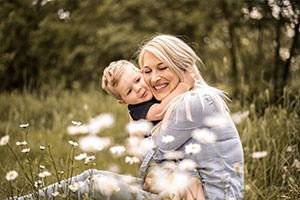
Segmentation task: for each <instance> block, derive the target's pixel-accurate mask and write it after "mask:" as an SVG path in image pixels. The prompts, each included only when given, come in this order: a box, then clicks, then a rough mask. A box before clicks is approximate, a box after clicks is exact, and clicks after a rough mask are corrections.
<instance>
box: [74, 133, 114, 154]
mask: <svg viewBox="0 0 300 200" xmlns="http://www.w3.org/2000/svg"><path fill="white" fill-rule="evenodd" d="M78 142H79V147H80V149H81V150H82V151H85V152H97V151H101V150H102V149H103V148H105V147H107V146H109V145H110V143H111V140H110V139H109V138H107V137H102V138H101V137H98V136H94V135H89V136H85V137H82V138H80V139H79V141H78Z"/></svg>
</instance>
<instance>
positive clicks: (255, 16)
mask: <svg viewBox="0 0 300 200" xmlns="http://www.w3.org/2000/svg"><path fill="white" fill-rule="evenodd" d="M262 17H263V16H262V14H261V13H260V12H259V11H258V9H257V8H256V7H253V9H252V10H251V12H250V18H252V19H256V20H259V19H261V18H262Z"/></svg>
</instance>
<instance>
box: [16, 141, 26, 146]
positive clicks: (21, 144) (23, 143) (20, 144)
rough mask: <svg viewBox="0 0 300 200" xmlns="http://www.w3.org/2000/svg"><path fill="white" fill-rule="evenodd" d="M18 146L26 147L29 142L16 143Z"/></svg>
mask: <svg viewBox="0 0 300 200" xmlns="http://www.w3.org/2000/svg"><path fill="white" fill-rule="evenodd" d="M16 145H17V146H24V145H27V142H26V141H23V142H16Z"/></svg>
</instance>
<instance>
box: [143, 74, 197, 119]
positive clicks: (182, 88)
mask: <svg viewBox="0 0 300 200" xmlns="http://www.w3.org/2000/svg"><path fill="white" fill-rule="evenodd" d="M194 83H195V78H194V76H193V75H192V74H191V73H189V72H185V75H184V80H183V82H179V84H178V85H177V87H176V88H175V89H174V90H173V91H172V92H171V93H170V94H169V95H168V96H167V97H166V98H165V99H163V100H162V101H161V103H156V104H153V105H152V106H151V107H150V109H149V111H148V113H147V115H146V120H150V121H156V120H162V119H163V118H164V113H162V112H163V110H164V109H165V108H166V107H167V106H168V104H169V103H170V102H171V101H172V100H173V99H174V98H175V97H177V96H179V95H181V94H184V93H186V92H187V91H189V90H190V89H191V88H193V86H194Z"/></svg>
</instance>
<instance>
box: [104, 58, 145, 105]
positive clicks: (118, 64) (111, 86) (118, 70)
mask: <svg viewBox="0 0 300 200" xmlns="http://www.w3.org/2000/svg"><path fill="white" fill-rule="evenodd" d="M128 68H131V69H133V70H134V71H136V72H139V73H140V70H139V69H138V68H137V67H136V66H135V65H134V64H132V63H131V62H129V61H127V60H118V61H114V62H111V63H110V64H109V66H108V67H106V68H105V69H104V71H103V76H102V88H103V89H104V90H105V91H106V92H107V93H108V94H110V95H111V96H113V97H115V98H116V99H118V100H122V97H121V95H120V94H119V93H118V92H116V89H115V88H116V87H117V86H118V83H119V81H120V79H121V76H122V74H123V73H124V71H125V70H126V69H128Z"/></svg>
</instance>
